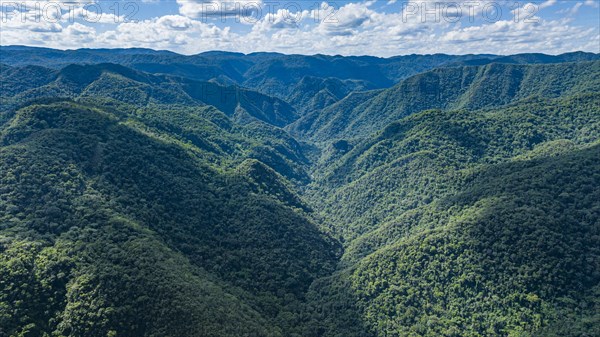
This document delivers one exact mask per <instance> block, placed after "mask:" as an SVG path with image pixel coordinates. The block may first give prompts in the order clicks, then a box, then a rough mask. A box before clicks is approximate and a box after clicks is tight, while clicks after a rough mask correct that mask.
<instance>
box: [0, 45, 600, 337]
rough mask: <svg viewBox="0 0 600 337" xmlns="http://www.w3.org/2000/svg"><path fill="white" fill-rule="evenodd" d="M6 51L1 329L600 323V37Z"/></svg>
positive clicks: (0, 60)
mask: <svg viewBox="0 0 600 337" xmlns="http://www.w3.org/2000/svg"><path fill="white" fill-rule="evenodd" d="M0 55H1V57H0V101H1V103H2V104H1V106H2V107H1V109H0V166H1V168H0V336H86V337H87V336H92V337H94V336H102V337H105V336H111V337H113V336H131V337H139V336H194V337H197V336H215V337H216V336H232V337H233V336H273V337H275V336H282V337H283V336H286V337H287V336H297V337H299V336H302V337H334V336H336V337H337V336H339V337H341V336H344V337H366V336H372V337H383V336H385V337H387V336H540V337H541V336H544V337H546V336H596V335H599V334H600V330H599V327H600V314H599V313H600V272H599V271H600V203H599V202H598V200H600V90H599V89H600V54H593V53H581V52H575V53H569V54H563V55H556V56H552V55H543V54H520V55H512V56H497V55H462V56H453V55H441V54H436V55H408V56H398V57H392V58H376V57H369V56H361V57H343V56H326V55H314V56H304V55H284V54H276V53H255V54H249V55H244V54H238V53H227V52H209V53H203V54H199V55H189V56H185V55H179V54H175V53H172V52H167V51H153V50H146V49H116V50H112V49H111V50H109V49H106V50H102V49H79V50H68V51H61V50H52V49H43V48H31V47H22V46H2V47H0Z"/></svg>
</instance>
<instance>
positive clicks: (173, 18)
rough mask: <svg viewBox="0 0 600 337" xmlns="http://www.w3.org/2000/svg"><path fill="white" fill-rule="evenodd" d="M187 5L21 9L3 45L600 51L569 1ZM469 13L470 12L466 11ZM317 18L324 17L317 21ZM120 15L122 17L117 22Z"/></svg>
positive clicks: (385, 52) (190, 50)
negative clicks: (247, 9)
mask: <svg viewBox="0 0 600 337" xmlns="http://www.w3.org/2000/svg"><path fill="white" fill-rule="evenodd" d="M483 1H484V0H480V1H479V2H480V3H483ZM485 1H488V0H485ZM490 1H491V0H490ZM250 2H251V1H246V3H250ZM429 2H430V3H431V1H429ZM186 3H187V4H193V5H194V6H197V5H198V4H199V2H198V1H194V2H189V1H184V0H179V7H178V8H179V11H180V14H178V15H163V16H159V17H155V18H148V19H145V20H141V21H139V22H122V21H123V20H120V19H121V18H119V17H106V18H105V19H104V21H103V22H104V24H101V25H95V24H92V23H89V22H85V21H83V20H79V21H78V22H75V23H73V22H70V21H68V20H64V18H63V20H61V21H58V22H54V23H52V22H47V21H44V20H41V21H40V22H35V21H34V20H26V21H27V22H26V23H23V22H22V21H21V18H20V16H19V14H20V13H16V14H15V13H13V14H5V15H4V17H3V20H4V21H5V22H2V34H1V35H0V43H1V44H3V45H6V44H28V45H45V46H48V47H53V48H63V49H64V48H77V47H121V48H126V47H145V48H153V49H168V50H173V51H176V52H181V53H185V54H194V53H199V52H203V51H208V50H215V49H218V50H229V51H239V52H246V53H249V52H255V51H279V52H285V53H302V54H315V53H323V54H345V55H365V54H368V55H378V56H392V55H398V54H411V53H421V54H426V53H438V52H443V53H449V54H465V53H494V54H514V53H519V52H546V53H553V54H557V53H562V52H568V51H574V50H585V51H593V52H598V51H599V50H600V37H599V36H598V35H599V34H598V31H597V26H596V27H592V26H578V25H577V23H578V22H577V20H575V15H576V14H577V11H578V10H580V8H581V6H582V3H580V4H574V6H572V7H568V8H567V7H565V8H566V10H567V11H569V12H570V13H572V15H569V16H564V15H563V16H561V17H556V16H555V17H554V18H552V19H550V18H544V16H545V15H547V14H538V16H536V17H535V19H536V20H534V21H531V22H523V21H522V20H520V21H518V22H515V21H514V20H513V18H512V17H511V15H510V13H509V12H508V11H507V10H506V8H507V7H504V8H505V11H506V12H505V13H504V17H502V19H500V20H496V21H493V22H486V21H485V20H482V19H481V18H480V19H479V20H478V21H476V22H469V21H468V18H466V17H463V18H462V20H460V21H458V22H456V23H453V22H448V21H445V20H438V21H435V20H426V22H422V17H421V15H420V14H418V13H417V14H414V13H413V14H414V15H409V16H407V15H406V12H402V11H396V12H387V13H386V12H383V11H381V10H376V9H375V7H373V6H372V4H371V3H370V2H358V3H347V4H345V5H344V6H342V7H341V8H337V9H335V8H333V7H331V6H330V5H328V4H327V3H321V4H320V7H319V8H318V9H312V10H308V8H303V9H302V10H301V11H299V10H297V9H294V8H293V7H289V8H287V9H286V8H278V9H277V10H273V11H266V10H265V12H264V13H263V15H262V17H260V19H259V20H254V21H252V20H248V21H246V22H244V20H242V23H246V24H251V25H252V26H251V27H249V28H248V26H247V25H239V24H237V25H235V24H234V25H233V26H231V25H232V22H233V20H232V19H229V21H228V22H226V23H225V24H223V23H221V20H208V21H205V20H202V19H201V14H202V13H199V12H198V11H197V9H198V7H194V6H192V5H185V4H186ZM461 3H464V2H461ZM586 3H587V2H586ZM586 3H583V4H586ZM264 4H266V2H265V3H264ZM544 4H545V6H546V8H548V7H551V6H553V5H555V4H556V2H555V1H553V0H549V1H545V2H544V3H543V4H542V5H544ZM184 5H185V6H187V7H185V6H184ZM588 5H589V4H588ZM524 6H525V4H524ZM524 6H523V7H521V8H520V10H523V8H524ZM184 7H185V8H184ZM305 7H306V6H305ZM480 7H482V6H480ZM264 8H266V6H265V7H263V9H264ZM432 8H433V7H432ZM463 11H465V9H464V8H463ZM28 14H31V13H28ZM73 14H74V15H77V16H78V17H82V16H83V15H84V8H83V7H77V8H76V9H74V11H73ZM480 14H481V13H480ZM90 15H91V14H90ZM198 15H200V17H199V16H198ZM463 15H466V13H464V12H463ZM480 16H481V15H480ZM315 18H318V19H319V20H320V21H319V22H315ZM114 20H117V21H118V22H119V23H118V24H117V23H114ZM119 20H120V21H119ZM230 26H231V27H230ZM240 27H243V29H242V28H240Z"/></svg>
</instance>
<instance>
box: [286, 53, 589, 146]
mask: <svg viewBox="0 0 600 337" xmlns="http://www.w3.org/2000/svg"><path fill="white" fill-rule="evenodd" d="M599 74H600V62H599V61H595V62H576V63H560V64H550V65H514V64H500V63H493V64H489V65H484V66H467V67H455V68H440V69H435V70H432V71H429V72H425V73H423V74H419V75H416V76H413V77H410V78H408V79H406V80H403V81H401V82H400V83H398V84H397V85H396V86H394V87H392V88H390V89H387V90H383V91H381V92H379V93H378V94H377V95H375V96H373V97H371V98H369V99H367V100H362V101H358V102H356V99H355V97H352V96H349V97H347V98H346V99H348V100H350V101H349V102H347V103H346V102H344V101H343V100H342V101H340V102H338V103H336V104H334V105H331V106H329V107H327V108H325V109H324V110H322V111H319V110H317V111H315V112H313V113H312V114H307V115H305V116H303V117H301V118H300V119H299V120H298V121H296V122H295V123H294V124H293V125H292V126H290V130H291V131H292V132H293V133H294V134H296V135H298V136H301V137H309V138H311V139H312V140H315V141H327V140H332V139H348V138H353V137H364V136H368V135H370V134H371V133H374V132H377V131H379V130H381V129H382V128H383V127H385V126H386V125H387V124H389V123H391V122H393V121H395V120H398V119H400V118H403V117H405V116H408V115H410V114H412V113H415V112H419V111H423V110H428V109H477V108H485V107H494V106H501V105H506V104H510V103H512V102H516V101H518V100H521V99H525V98H528V97H534V96H535V97H558V96H560V95H563V94H573V93H583V92H597V91H598V90H600V82H599V80H598V79H599V78H600V76H599ZM314 120H317V122H313V121H314Z"/></svg>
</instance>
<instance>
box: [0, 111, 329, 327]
mask: <svg viewBox="0 0 600 337" xmlns="http://www.w3.org/2000/svg"><path fill="white" fill-rule="evenodd" d="M0 139H1V144H2V147H1V148H0V156H1V158H2V159H1V160H0V163H1V164H2V169H1V170H0V172H1V178H0V181H2V184H1V186H2V196H3V199H2V203H1V204H0V207H1V210H2V212H1V213H0V214H1V215H2V218H1V221H0V223H2V227H1V234H0V235H1V237H2V245H1V247H2V252H3V253H2V260H1V261H2V263H1V265H0V273H1V274H2V280H3V282H2V284H1V288H0V294H1V295H0V303H1V305H0V308H1V310H0V322H1V323H2V324H0V326H1V327H2V330H1V331H0V332H1V334H2V335H13V334H24V335H26V334H30V335H41V334H44V333H46V334H51V333H56V334H62V335H86V336H106V335H107V334H108V335H111V333H112V332H111V331H117V332H118V335H128V336H141V335H177V336H197V335H206V336H239V335H244V334H248V335H261V336H279V335H288V334H287V333H284V332H283V331H288V330H287V329H289V328H290V327H293V323H291V322H290V321H289V320H288V319H289V315H292V317H293V313H292V312H293V310H296V309H294V305H296V306H297V305H299V304H295V303H296V302H298V301H300V300H301V299H302V298H303V296H304V295H303V294H304V293H305V291H306V290H307V289H308V286H309V285H310V284H311V281H312V280H313V279H315V278H317V277H319V276H320V275H323V274H324V273H327V271H328V270H331V268H332V267H333V263H334V262H335V258H336V249H335V244H334V243H333V241H331V240H329V239H328V238H327V237H326V236H324V235H323V234H321V233H320V231H319V230H318V228H317V227H316V226H315V224H314V223H312V222H311V221H310V220H309V219H308V218H307V217H306V215H304V214H303V212H301V211H299V210H298V209H293V208H290V207H288V206H286V204H287V203H288V202H289V200H279V199H278V197H288V195H282V194H277V195H276V194H270V191H268V190H262V189H255V188H253V187H252V186H253V184H256V183H257V182H258V183H260V182H261V181H260V180H257V179H260V177H252V179H250V177H248V176H246V175H245V174H243V173H244V172H245V171H244V170H236V171H231V172H228V171H224V172H222V171H221V170H216V168H213V167H212V165H210V164H209V163H207V162H205V160H204V158H203V157H202V156H200V155H198V154H196V153H195V151H194V148H193V147H190V148H187V147H184V146H181V145H180V144H178V142H175V141H169V140H168V139H164V138H162V137H159V135H156V134H153V133H152V132H149V131H148V130H144V129H140V128H139V127H137V126H136V125H131V124H129V123H124V122H119V120H118V119H117V117H116V116H114V115H111V114H110V113H108V112H107V111H103V110H100V109H98V108H94V107H89V106H83V105H80V104H76V103H71V102H66V101H65V102H57V103H51V104H37V105H33V106H29V107H26V108H23V109H21V110H19V112H18V113H17V114H16V116H15V117H14V118H13V119H12V120H11V121H10V122H8V123H7V125H6V126H5V127H4V129H3V130H2V132H1V133H0ZM273 179H278V178H276V177H275V178H269V180H267V182H269V183H271V184H273ZM291 202H292V203H297V202H298V201H297V200H292V201H291ZM17 266H18V267H17ZM157 267H158V268H157ZM24 280H29V281H27V282H23V281H24ZM191 294H193V296H192V295H191ZM287 306H289V309H283V310H282V309H281V308H284V307H287ZM208 308H210V310H207V309H208ZM234 308H236V309H234ZM286 310H287V311H290V314H288V316H278V315H282V313H283V312H286ZM286 317H287V318H286ZM190 322H193V324H192V325H190ZM224 322H227V323H226V324H224Z"/></svg>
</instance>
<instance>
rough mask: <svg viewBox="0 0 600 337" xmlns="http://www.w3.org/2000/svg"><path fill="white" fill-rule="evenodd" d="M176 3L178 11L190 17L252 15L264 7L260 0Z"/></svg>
mask: <svg viewBox="0 0 600 337" xmlns="http://www.w3.org/2000/svg"><path fill="white" fill-rule="evenodd" d="M177 4H178V5H179V13H180V14H181V15H184V16H187V17H190V18H207V17H211V16H220V17H231V16H239V17H242V16H252V15H253V11H254V10H255V9H257V8H261V9H262V8H263V7H264V6H263V3H262V0H225V1H223V0H219V1H216V0H177ZM270 12H274V10H273V11H270Z"/></svg>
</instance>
